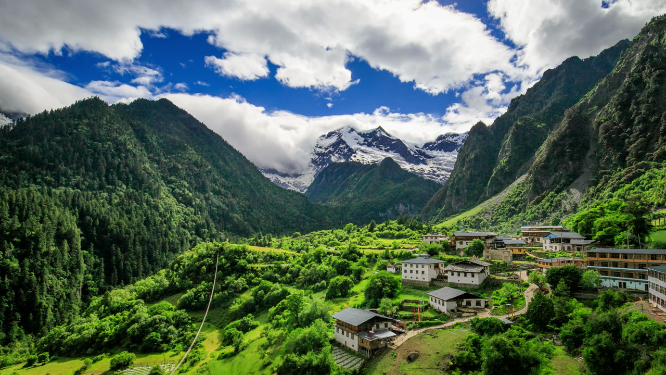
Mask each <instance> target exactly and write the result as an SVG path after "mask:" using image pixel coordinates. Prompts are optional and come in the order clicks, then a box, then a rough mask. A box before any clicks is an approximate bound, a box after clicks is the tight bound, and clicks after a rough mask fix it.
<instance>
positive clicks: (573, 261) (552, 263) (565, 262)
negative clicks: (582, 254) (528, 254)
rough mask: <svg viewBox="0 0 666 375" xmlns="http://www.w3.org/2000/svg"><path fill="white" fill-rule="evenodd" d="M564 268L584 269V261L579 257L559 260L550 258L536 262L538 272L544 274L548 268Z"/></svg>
mask: <svg viewBox="0 0 666 375" xmlns="http://www.w3.org/2000/svg"><path fill="white" fill-rule="evenodd" d="M564 266H576V267H578V268H584V267H585V259H583V258H579V257H571V258H567V257H560V258H550V259H539V261H538V262H537V267H539V271H541V272H543V273H544V274H545V273H546V271H547V270H548V269H549V268H554V267H564Z"/></svg>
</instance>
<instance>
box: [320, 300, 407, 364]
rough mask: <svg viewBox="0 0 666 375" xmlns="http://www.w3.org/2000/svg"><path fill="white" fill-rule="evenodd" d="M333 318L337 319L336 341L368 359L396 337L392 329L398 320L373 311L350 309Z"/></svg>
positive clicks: (334, 315)
mask: <svg viewBox="0 0 666 375" xmlns="http://www.w3.org/2000/svg"><path fill="white" fill-rule="evenodd" d="M332 318H333V319H335V332H334V336H333V337H334V338H335V341H337V342H339V343H340V344H341V345H344V346H345V347H347V348H349V349H352V350H353V351H356V352H360V353H363V354H365V355H366V356H368V357H371V356H372V353H373V351H375V350H376V349H379V348H382V347H385V346H386V344H387V343H388V342H390V341H391V340H393V338H394V337H395V336H396V335H395V333H393V332H392V331H391V330H390V328H391V325H392V323H394V322H397V320H396V319H393V318H389V317H388V316H384V315H380V314H376V313H373V312H372V311H368V310H361V309H356V308H353V307H348V308H346V309H344V310H342V311H340V312H338V313H336V314H333V315H332Z"/></svg>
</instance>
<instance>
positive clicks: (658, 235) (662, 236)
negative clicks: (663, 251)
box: [650, 230, 666, 242]
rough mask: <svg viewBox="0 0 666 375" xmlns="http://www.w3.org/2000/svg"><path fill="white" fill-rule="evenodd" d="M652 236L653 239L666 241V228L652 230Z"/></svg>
mask: <svg viewBox="0 0 666 375" xmlns="http://www.w3.org/2000/svg"><path fill="white" fill-rule="evenodd" d="M650 238H652V241H658V242H666V230H658V231H656V232H652V233H650Z"/></svg>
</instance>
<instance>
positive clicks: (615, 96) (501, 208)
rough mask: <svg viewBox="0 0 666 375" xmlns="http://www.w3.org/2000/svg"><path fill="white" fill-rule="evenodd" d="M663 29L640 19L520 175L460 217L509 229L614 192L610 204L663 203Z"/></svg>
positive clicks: (663, 24)
mask: <svg viewBox="0 0 666 375" xmlns="http://www.w3.org/2000/svg"><path fill="white" fill-rule="evenodd" d="M665 35H666V18H664V17H657V18H655V19H653V20H652V21H651V22H650V23H649V24H648V25H646V26H645V28H644V29H643V30H642V31H641V32H640V34H639V35H637V36H636V37H635V38H634V40H633V41H632V43H631V46H630V47H629V48H628V49H627V50H626V51H624V52H623V53H622V55H621V57H620V59H619V60H618V62H617V64H616V65H615V67H614V69H613V70H612V72H611V73H610V74H609V75H608V76H607V77H605V78H603V79H602V80H601V81H599V83H598V84H597V85H596V86H595V87H594V88H593V89H592V90H590V91H589V92H588V93H587V94H586V95H584V96H583V97H582V98H581V100H580V101H579V102H578V103H577V104H575V105H574V106H572V107H571V108H570V109H568V110H567V111H566V112H565V116H564V118H563V119H562V121H561V122H560V123H558V124H557V126H556V127H555V128H554V129H553V131H552V133H551V134H550V135H549V136H548V138H547V140H546V141H545V142H544V144H543V145H542V146H541V147H540V149H539V150H538V152H537V153H536V154H535V155H534V162H533V164H532V165H531V166H530V168H529V169H528V170H527V174H526V177H525V179H524V180H523V181H521V182H519V183H518V184H516V186H515V188H513V190H512V191H511V192H510V193H508V194H507V195H506V198H505V199H503V200H502V201H501V202H499V203H498V204H497V205H495V206H493V207H492V208H489V209H485V210H481V212H480V213H479V214H478V215H476V217H475V218H468V219H466V220H465V221H464V222H463V223H462V224H464V225H465V223H472V222H474V223H475V224H474V225H471V226H481V227H483V226H486V227H494V228H498V227H503V228H506V229H507V230H510V229H515V228H516V227H517V226H520V225H521V224H522V223H537V222H552V221H559V220H560V218H564V217H567V216H570V215H573V214H576V213H578V212H581V213H583V212H584V211H585V210H588V209H596V207H598V206H599V207H601V206H603V205H605V204H607V203H609V202H611V201H614V200H617V201H619V202H620V204H619V205H618V206H616V207H615V208H614V210H616V211H617V210H618V209H619V208H618V207H620V206H621V205H622V202H625V201H627V200H629V199H630V198H631V197H633V196H636V195H638V196H639V197H640V199H641V200H642V201H643V203H642V204H645V205H646V206H647V207H648V208H654V207H659V206H663V205H664V193H663V192H664V178H663V174H664V165H663V162H664V156H665V155H666V130H665V129H666V125H664V124H666V117H665V116H666V115H664V114H665V113H666V101H665V100H664V98H665V96H666V82H665V78H666V76H665V73H664V71H665V70H666V52H665V50H664V42H663V41H664V37H665ZM602 211H603V210H602ZM600 216H603V214H597V216H596V218H598V217H600ZM572 218H573V217H572ZM590 220H594V218H592V219H590ZM586 228H587V230H589V231H590V233H588V234H592V235H595V234H596V233H597V232H599V231H603V230H604V228H601V227H597V225H596V224H595V226H594V228H592V227H589V226H586Z"/></svg>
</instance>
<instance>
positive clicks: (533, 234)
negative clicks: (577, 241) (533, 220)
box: [520, 225, 571, 246]
mask: <svg viewBox="0 0 666 375" xmlns="http://www.w3.org/2000/svg"><path fill="white" fill-rule="evenodd" d="M520 231H521V237H522V239H523V241H525V242H527V243H528V244H529V245H530V246H531V245H532V244H534V243H535V242H541V239H542V238H543V236H545V235H547V234H548V233H552V232H571V229H569V228H565V227H563V226H561V225H544V226H524V227H520Z"/></svg>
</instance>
